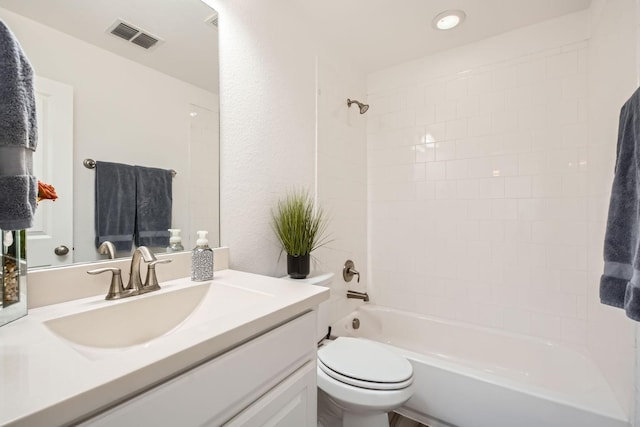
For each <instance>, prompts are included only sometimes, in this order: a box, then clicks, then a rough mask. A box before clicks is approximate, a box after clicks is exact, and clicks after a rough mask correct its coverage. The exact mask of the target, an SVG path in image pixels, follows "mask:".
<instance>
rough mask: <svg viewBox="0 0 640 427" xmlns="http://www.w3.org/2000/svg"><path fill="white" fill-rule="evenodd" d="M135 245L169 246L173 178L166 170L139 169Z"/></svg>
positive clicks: (139, 167) (141, 167) (137, 170)
mask: <svg viewBox="0 0 640 427" xmlns="http://www.w3.org/2000/svg"><path fill="white" fill-rule="evenodd" d="M135 171H136V187H137V190H136V238H135V241H136V245H137V246H143V245H144V246H151V247H167V246H169V228H171V204H172V193H171V191H172V178H173V177H172V176H171V171H169V170H166V169H157V168H146V167H143V166H136V167H135Z"/></svg>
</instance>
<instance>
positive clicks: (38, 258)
mask: <svg viewBox="0 0 640 427" xmlns="http://www.w3.org/2000/svg"><path fill="white" fill-rule="evenodd" d="M35 83H36V84H35V86H36V114H37V117H38V148H37V150H36V152H35V154H34V157H33V173H34V175H35V176H36V177H37V178H38V179H39V180H40V181H43V182H46V183H47V184H51V185H53V186H54V187H55V189H56V193H57V194H58V200H56V201H51V200H43V201H41V202H40V203H39V204H38V209H37V210H36V215H35V218H34V225H33V227H32V228H31V229H29V230H27V264H28V265H29V267H46V266H55V265H63V264H70V263H72V262H73V87H71V86H69V85H66V84H63V83H59V82H56V81H53V80H49V79H45V78H42V77H36V81H35Z"/></svg>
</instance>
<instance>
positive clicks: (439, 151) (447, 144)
mask: <svg viewBox="0 0 640 427" xmlns="http://www.w3.org/2000/svg"><path fill="white" fill-rule="evenodd" d="M455 158H456V144H455V142H453V141H443V142H436V160H437V161H442V160H452V159H455Z"/></svg>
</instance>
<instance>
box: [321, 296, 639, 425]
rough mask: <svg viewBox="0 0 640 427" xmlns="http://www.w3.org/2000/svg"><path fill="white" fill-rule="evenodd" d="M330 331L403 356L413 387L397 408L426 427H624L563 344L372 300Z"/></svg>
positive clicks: (591, 371)
mask: <svg viewBox="0 0 640 427" xmlns="http://www.w3.org/2000/svg"><path fill="white" fill-rule="evenodd" d="M354 318H358V319H359V320H360V328H359V329H357V330H354V329H353V328H352V320H353V319H354ZM332 333H333V334H334V335H337V336H356V337H363V338H368V339H371V340H375V341H378V342H381V343H384V344H385V345H388V346H390V347H391V348H392V349H394V350H395V351H398V352H400V353H401V354H402V355H404V356H405V357H407V358H408V359H409V360H410V362H411V364H412V365H413V368H414V373H415V383H416V392H415V395H414V397H413V398H412V399H411V400H409V402H407V404H406V405H405V406H404V407H403V408H401V409H400V410H399V411H398V412H400V413H402V414H404V415H407V416H410V417H411V418H414V419H416V420H418V421H421V422H423V423H425V424H429V425H431V426H432V427H438V426H450V425H452V426H458V427H629V422H628V421H627V417H626V415H625V414H624V413H623V411H622V409H621V408H620V406H619V405H618V403H617V402H616V400H615V398H614V396H613V393H612V392H611V390H610V388H609V386H608V384H607V383H606V381H605V379H604V378H603V377H602V375H601V374H600V372H599V370H598V368H597V367H596V366H595V364H594V363H593V362H592V361H591V360H590V359H589V358H588V357H587V356H585V355H584V354H583V353H581V352H580V351H578V350H577V349H574V348H572V347H570V346H566V345H563V344H557V343H551V342H548V341H545V340H539V339H534V338H530V337H526V336H522V335H517V334H510V333H504V332H501V331H497V330H493V329H488V328H481V327H475V326H472V325H467V324H463V323H457V322H453V321H446V320H441V319H438V318H434V317H429V316H422V315H417V314H413V313H406V312H402V311H397V310H393V309H388V308H384V307H378V306H375V305H364V306H362V307H361V308H359V309H358V310H357V311H355V312H353V313H352V314H350V315H349V316H347V317H345V318H344V319H342V320H340V321H339V322H337V323H336V324H334V325H333V330H332Z"/></svg>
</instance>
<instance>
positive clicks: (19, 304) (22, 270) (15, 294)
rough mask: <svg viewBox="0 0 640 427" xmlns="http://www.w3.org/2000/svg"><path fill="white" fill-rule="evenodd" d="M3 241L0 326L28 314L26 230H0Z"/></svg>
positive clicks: (0, 257)
mask: <svg viewBox="0 0 640 427" xmlns="http://www.w3.org/2000/svg"><path fill="white" fill-rule="evenodd" d="M0 237H1V240H2V241H1V242H0V243H2V254H1V255H0V260H1V262H2V271H1V273H0V274H1V276H0V277H1V278H2V280H1V284H2V286H0V296H1V297H2V298H0V301H1V302H2V304H1V305H0V326H2V325H4V324H7V323H9V322H11V321H13V320H16V319H19V318H20V317H22V316H24V315H26V314H27V257H26V253H27V251H26V241H27V236H26V232H25V230H16V231H6V230H0Z"/></svg>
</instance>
